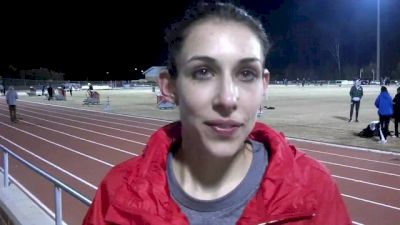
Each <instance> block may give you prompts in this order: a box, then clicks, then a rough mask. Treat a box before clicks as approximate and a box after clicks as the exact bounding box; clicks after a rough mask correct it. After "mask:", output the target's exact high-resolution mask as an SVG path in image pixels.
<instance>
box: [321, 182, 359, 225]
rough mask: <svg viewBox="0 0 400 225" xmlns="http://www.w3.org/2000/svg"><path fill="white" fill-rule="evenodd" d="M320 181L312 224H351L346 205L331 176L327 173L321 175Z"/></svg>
mask: <svg viewBox="0 0 400 225" xmlns="http://www.w3.org/2000/svg"><path fill="white" fill-rule="evenodd" d="M320 182H321V187H320V189H319V190H320V196H319V197H318V211H317V215H316V216H315V223H314V224H324V225H337V224H340V225H351V224H352V221H351V219H350V216H349V213H348V211H347V208H346V205H345V203H344V201H343V198H342V196H341V194H340V191H339V189H338V187H337V185H336V183H335V182H334V181H333V178H332V177H331V176H329V175H325V176H321V177H320Z"/></svg>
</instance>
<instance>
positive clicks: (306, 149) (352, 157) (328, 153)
mask: <svg viewBox="0 0 400 225" xmlns="http://www.w3.org/2000/svg"><path fill="white" fill-rule="evenodd" d="M299 149H301V150H304V151H310V152H318V153H322V154H327V155H336V156H340V157H345V158H350V159H358V160H363V161H368V162H375V163H382V164H387V165H392V166H400V164H396V163H389V162H382V161H377V160H372V159H364V158H358V157H354V156H347V155H341V154H336V153H330V152H323V151H318V150H311V149H308V148H299Z"/></svg>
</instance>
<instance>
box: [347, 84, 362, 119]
mask: <svg viewBox="0 0 400 225" xmlns="http://www.w3.org/2000/svg"><path fill="white" fill-rule="evenodd" d="M363 95H364V92H363V87H362V86H361V81H360V80H356V81H355V82H354V85H353V86H352V87H351V89H350V97H351V99H350V119H349V122H351V120H352V119H353V110H354V106H355V107H356V120H355V121H356V122H358V112H359V110H360V103H361V98H362V96H363Z"/></svg>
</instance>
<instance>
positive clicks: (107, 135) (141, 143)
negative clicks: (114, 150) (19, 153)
mask: <svg viewBox="0 0 400 225" xmlns="http://www.w3.org/2000/svg"><path fill="white" fill-rule="evenodd" d="M0 110H2V109H0ZM3 110H4V111H6V110H5V109H3ZM19 115H23V116H27V117H32V118H34V119H37V120H44V121H46V122H49V123H55V124H58V125H61V126H66V127H71V128H74V129H78V130H84V131H87V132H91V133H95V134H99V135H104V136H106V137H111V138H115V139H118V140H122V141H128V142H132V143H136V144H140V145H143V146H144V145H146V144H145V143H143V142H138V141H133V140H129V139H126V138H121V137H117V136H113V135H109V134H105V133H100V132H97V131H93V130H89V129H85V128H81V127H76V126H72V125H68V124H65V123H59V122H55V121H50V120H45V119H42V118H39V117H34V116H30V115H27V114H22V113H19Z"/></svg>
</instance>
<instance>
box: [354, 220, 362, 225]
mask: <svg viewBox="0 0 400 225" xmlns="http://www.w3.org/2000/svg"><path fill="white" fill-rule="evenodd" d="M352 223H353V224H355V225H364V224H363V223H359V222H356V221H354V220H353V221H352Z"/></svg>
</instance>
